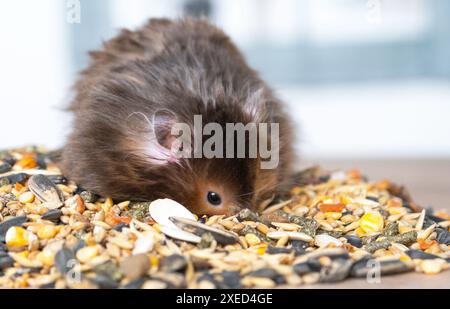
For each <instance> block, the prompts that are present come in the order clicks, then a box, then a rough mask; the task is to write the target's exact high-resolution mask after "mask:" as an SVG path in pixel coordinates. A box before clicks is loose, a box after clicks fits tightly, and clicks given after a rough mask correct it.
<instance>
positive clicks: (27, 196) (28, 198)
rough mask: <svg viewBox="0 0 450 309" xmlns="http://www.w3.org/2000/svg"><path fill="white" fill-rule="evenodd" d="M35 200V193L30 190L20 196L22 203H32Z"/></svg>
mask: <svg viewBox="0 0 450 309" xmlns="http://www.w3.org/2000/svg"><path fill="white" fill-rule="evenodd" d="M33 201H34V194H33V193H31V192H30V191H27V192H24V193H22V194H21V195H20V196H19V202H21V203H22V204H26V203H32V202H33Z"/></svg>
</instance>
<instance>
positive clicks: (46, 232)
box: [37, 225, 58, 239]
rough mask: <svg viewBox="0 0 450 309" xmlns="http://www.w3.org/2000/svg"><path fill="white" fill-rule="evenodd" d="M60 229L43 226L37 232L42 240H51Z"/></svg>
mask: <svg viewBox="0 0 450 309" xmlns="http://www.w3.org/2000/svg"><path fill="white" fill-rule="evenodd" d="M57 232H58V229H57V228H56V226H54V225H43V226H42V227H40V228H39V230H38V231H37V235H38V237H39V238H40V239H50V238H53V237H55V235H56V233H57Z"/></svg>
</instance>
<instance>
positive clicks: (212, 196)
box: [206, 191, 222, 206]
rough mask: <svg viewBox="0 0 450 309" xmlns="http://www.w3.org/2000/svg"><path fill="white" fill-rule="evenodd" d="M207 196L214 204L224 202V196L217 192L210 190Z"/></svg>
mask: <svg viewBox="0 0 450 309" xmlns="http://www.w3.org/2000/svg"><path fill="white" fill-rule="evenodd" d="M206 198H207V199H208V202H209V203H210V204H212V205H214V206H218V205H220V204H222V198H221V197H220V195H219V194H218V193H216V192H212V191H209V192H208V194H207V195H206Z"/></svg>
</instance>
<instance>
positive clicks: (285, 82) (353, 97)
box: [0, 0, 450, 158]
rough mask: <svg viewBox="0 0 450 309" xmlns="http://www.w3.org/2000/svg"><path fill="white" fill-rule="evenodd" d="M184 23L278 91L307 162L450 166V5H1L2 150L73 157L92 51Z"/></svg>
mask: <svg viewBox="0 0 450 309" xmlns="http://www.w3.org/2000/svg"><path fill="white" fill-rule="evenodd" d="M78 4H80V11H79V13H80V15H79V16H77V14H76V13H77V12H78V11H77V5H78ZM74 14H75V15H74ZM183 14H191V15H198V14H205V15H208V16H209V17H210V18H211V20H212V21H214V22H215V23H217V24H218V25H220V26H221V27H223V28H224V30H225V31H226V32H227V33H228V34H229V35H230V36H231V37H232V38H233V39H234V40H235V42H236V43H237V44H238V46H239V47H240V48H241V49H242V50H243V51H244V53H245V55H246V57H247V59H248V61H249V62H250V64H251V65H252V66H254V67H255V68H256V69H257V70H258V71H260V72H261V74H262V75H263V77H264V78H265V79H266V80H267V81H268V82H270V84H271V85H273V87H274V88H275V89H277V91H278V93H279V94H280V96H281V97H282V98H283V99H284V100H285V101H286V103H287V104H288V105H289V108H290V109H291V111H292V116H293V117H294V118H295V120H296V122H297V123H298V124H299V131H300V133H301V134H299V139H298V145H299V149H300V153H301V154H302V155H303V156H304V157H307V158H385V157H386V158H392V157H402V158H405V157H408V158H449V157H450V121H449V119H450V18H448V16H449V15H450V1H446V0H389V1H387V0H384V1H382V0H334V1H329V0H211V1H208V0H150V1H149V0H110V1H107V0H80V1H73V0H41V1H33V0H3V1H2V2H1V4H0V35H1V36H0V37H1V40H2V42H1V48H0V87H1V88H0V89H1V91H0V104H1V106H0V124H1V130H0V149H2V148H8V147H14V146H22V145H25V144H38V145H43V146H47V147H49V148H56V147H59V146H61V145H63V143H64V139H65V135H66V134H67V132H68V128H69V127H70V117H69V115H67V114H66V113H65V112H63V111H62V109H63V108H64V106H66V105H67V104H68V102H69V100H70V86H71V84H72V83H73V82H74V80H75V78H76V73H77V72H78V71H79V70H80V69H82V68H83V67H85V66H86V64H87V55H86V51H87V50H91V49H95V48H98V47H99V46H100V45H101V42H102V41H103V40H106V39H108V38H110V37H111V36H113V35H114V34H115V33H117V31H118V29H119V28H122V27H129V28H135V27H138V26H139V25H141V24H142V23H144V22H145V20H146V19H147V18H150V17H163V16H167V17H179V16H182V15H183ZM78 17H79V20H78V19H77V18H78ZM78 21H79V23H78Z"/></svg>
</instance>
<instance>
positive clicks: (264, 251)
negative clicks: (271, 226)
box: [256, 244, 267, 255]
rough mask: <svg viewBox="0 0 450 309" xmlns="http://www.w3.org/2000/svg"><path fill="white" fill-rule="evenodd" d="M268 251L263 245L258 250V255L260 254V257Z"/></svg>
mask: <svg viewBox="0 0 450 309" xmlns="http://www.w3.org/2000/svg"><path fill="white" fill-rule="evenodd" d="M266 250H267V245H266V244H261V245H259V246H258V249H256V253H258V254H259V255H264V254H265V253H266Z"/></svg>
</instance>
